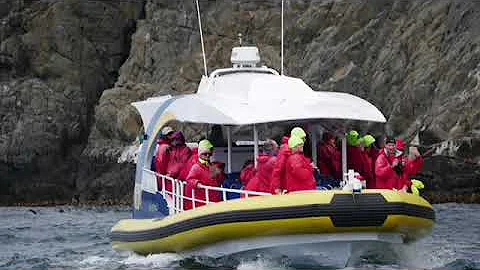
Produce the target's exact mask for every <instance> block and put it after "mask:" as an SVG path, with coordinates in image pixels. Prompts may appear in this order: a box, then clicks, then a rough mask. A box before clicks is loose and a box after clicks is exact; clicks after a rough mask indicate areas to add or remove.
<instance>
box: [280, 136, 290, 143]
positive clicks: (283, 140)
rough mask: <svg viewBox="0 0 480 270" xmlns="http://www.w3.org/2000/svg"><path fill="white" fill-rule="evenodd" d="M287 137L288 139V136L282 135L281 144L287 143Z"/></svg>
mask: <svg viewBox="0 0 480 270" xmlns="http://www.w3.org/2000/svg"><path fill="white" fill-rule="evenodd" d="M288 139H290V136H283V137H282V144H288Z"/></svg>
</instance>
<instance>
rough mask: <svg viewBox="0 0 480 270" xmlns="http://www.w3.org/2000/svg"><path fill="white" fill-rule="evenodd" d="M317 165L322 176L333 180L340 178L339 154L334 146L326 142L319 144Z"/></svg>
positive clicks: (340, 164) (340, 162)
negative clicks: (330, 177)
mask: <svg viewBox="0 0 480 270" xmlns="http://www.w3.org/2000/svg"><path fill="white" fill-rule="evenodd" d="M317 164H318V168H319V169H320V173H321V174H322V175H329V176H332V177H333V178H335V179H341V178H342V161H341V153H340V151H339V150H338V149H337V148H336V147H335V146H334V145H331V144H329V143H326V142H322V143H321V144H320V147H319V148H318V158H317Z"/></svg>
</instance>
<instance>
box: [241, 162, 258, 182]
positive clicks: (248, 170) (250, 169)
mask: <svg viewBox="0 0 480 270" xmlns="http://www.w3.org/2000/svg"><path fill="white" fill-rule="evenodd" d="M255 173H256V170H255V164H254V163H253V162H251V160H250V163H248V164H247V165H246V166H244V167H243V169H242V171H241V172H240V182H242V185H243V186H244V187H246V186H247V185H248V183H249V182H250V180H251V179H252V178H253V177H254V176H255Z"/></svg>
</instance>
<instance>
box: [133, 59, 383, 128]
mask: <svg viewBox="0 0 480 270" xmlns="http://www.w3.org/2000/svg"><path fill="white" fill-rule="evenodd" d="M132 105H133V106H134V107H135V108H136V109H137V110H138V111H139V112H140V114H141V117H142V120H143V123H144V126H145V129H146V128H147V127H148V124H149V123H150V122H151V121H152V120H154V118H156V117H160V115H162V114H166V113H168V114H170V115H173V118H174V119H176V120H178V121H181V122H188V123H209V124H220V125H249V124H259V123H272V122H283V121H293V120H319V119H341V120H361V121H372V122H385V121H386V119H385V117H384V115H383V114H382V113H381V112H380V110H378V109H377V108H376V107H375V106H374V105H372V104H371V103H370V102H368V101H366V100H364V99H362V98H359V97H357V96H354V95H351V94H347V93H339V92H325V91H314V90H313V89H312V88H310V87H309V86H308V85H307V84H306V83H305V82H303V80H301V79H299V78H294V77H289V76H283V75H279V74H278V73H277V72H276V71H275V70H273V69H270V68H266V67H250V68H227V69H220V70H216V71H214V72H213V73H212V74H211V75H210V76H209V77H208V78H207V77H205V76H204V77H203V78H202V80H201V82H200V85H199V88H198V91H197V93H195V94H187V95H178V96H172V95H167V96H161V97H154V98H149V99H147V100H144V101H140V102H134V103H132ZM159 110H160V111H159Z"/></svg>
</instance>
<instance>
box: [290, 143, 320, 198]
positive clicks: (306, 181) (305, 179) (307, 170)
mask: <svg viewBox="0 0 480 270" xmlns="http://www.w3.org/2000/svg"><path fill="white" fill-rule="evenodd" d="M285 184H286V190H287V191H288V192H293V191H299V190H315V189H316V181H315V178H314V177H313V167H312V164H311V162H310V160H309V159H308V158H307V157H305V156H304V155H303V153H298V152H297V153H292V154H291V155H289V156H288V157H287V161H286V163H285Z"/></svg>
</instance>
